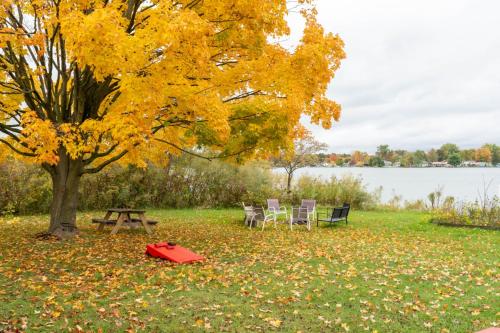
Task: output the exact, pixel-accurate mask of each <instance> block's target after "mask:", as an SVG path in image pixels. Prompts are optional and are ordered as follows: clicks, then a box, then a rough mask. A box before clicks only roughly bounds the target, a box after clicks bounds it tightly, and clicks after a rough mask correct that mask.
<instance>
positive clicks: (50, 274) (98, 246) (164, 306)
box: [0, 210, 500, 333]
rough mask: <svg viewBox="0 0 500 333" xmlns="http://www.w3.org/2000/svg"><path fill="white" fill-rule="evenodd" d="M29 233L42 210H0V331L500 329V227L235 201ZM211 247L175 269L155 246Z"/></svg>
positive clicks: (38, 226)
mask: <svg viewBox="0 0 500 333" xmlns="http://www.w3.org/2000/svg"><path fill="white" fill-rule="evenodd" d="M101 215H102V212H96V213H82V214H80V215H79V226H80V228H81V236H80V237H78V238H77V239H76V240H74V241H72V242H56V241H42V240H36V239H34V238H33V235H34V234H35V233H36V232H39V231H43V230H44V229H45V228H46V226H47V223H48V218H47V216H33V217H15V218H0V332H2V330H4V331H7V332H8V331H10V330H14V329H15V328H18V329H20V330H22V331H29V332H32V331H33V332H34V331H43V332H64V331H66V332H68V331H71V332H78V331H85V332H94V331H102V332H122V331H127V330H129V331H134V332H135V331H147V332H197V331H213V332H225V331H228V332H244V331H248V332H260V331H262V332H268V331H282V332H298V331H302V332H347V331H349V332H365V331H366V332H454V333H457V332H473V331H477V330H480V329H483V328H486V327H490V326H495V325H500V323H499V322H500V320H499V318H498V316H499V312H498V311H499V309H500V302H499V299H500V297H498V296H499V289H500V288H499V286H500V283H499V277H500V273H499V270H498V268H499V261H498V258H499V256H498V254H499V250H500V234H499V233H498V232H497V231H486V230H470V229H455V228H449V227H439V226H435V225H431V224H429V223H428V222H427V221H428V216H427V215H425V214H421V213H411V212H395V213H394V212H390V213H387V212H359V211H354V212H352V219H351V223H350V224H349V225H348V226H346V225H345V224H339V225H336V226H333V227H329V226H324V227H320V228H316V227H314V228H313V230H312V231H311V232H308V231H307V230H306V229H305V227H297V228H296V229H295V230H293V231H290V230H289V229H287V227H285V226H284V225H280V226H279V228H278V230H274V229H273V228H272V227H270V228H269V229H266V230H265V231H264V232H260V231H259V230H251V231H249V230H248V229H247V228H245V227H243V225H242V216H241V215H242V213H241V212H240V211H239V210H155V211H149V212H148V215H149V216H150V217H153V218H155V219H157V220H158V221H160V223H159V225H158V227H157V229H156V232H155V234H154V235H153V236H148V235H147V234H145V232H144V231H143V230H142V229H141V230H123V231H121V232H120V233H118V235H116V236H110V235H109V229H107V230H106V232H104V233H103V232H98V231H97V230H96V229H97V227H96V226H95V225H91V224H90V218H91V217H101ZM165 240H173V241H176V242H177V243H179V244H182V245H184V246H186V247H189V248H191V249H193V250H194V251H196V252H198V253H200V254H202V255H204V256H206V257H207V258H208V260H207V261H206V262H204V263H199V264H194V265H184V266H183V265H173V264H171V263H168V262H165V261H161V260H157V259H153V258H147V257H145V255H144V250H145V247H146V244H147V243H151V242H158V241H165Z"/></svg>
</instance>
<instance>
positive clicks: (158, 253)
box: [146, 243, 205, 264]
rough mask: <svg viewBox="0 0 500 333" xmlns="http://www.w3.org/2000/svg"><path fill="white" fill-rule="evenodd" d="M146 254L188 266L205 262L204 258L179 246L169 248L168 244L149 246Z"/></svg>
mask: <svg viewBox="0 0 500 333" xmlns="http://www.w3.org/2000/svg"><path fill="white" fill-rule="evenodd" d="M146 254H149V255H150V256H152V257H156V258H162V259H167V260H170V261H173V262H176V263H179V264H187V263H190V262H194V261H200V260H204V259H205V258H203V257H202V256H200V255H199V254H196V253H194V252H191V251H190V250H188V249H186V248H183V247H182V246H179V245H174V246H169V245H168V244H167V243H157V244H148V245H147V246H146Z"/></svg>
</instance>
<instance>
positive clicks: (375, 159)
mask: <svg viewBox="0 0 500 333" xmlns="http://www.w3.org/2000/svg"><path fill="white" fill-rule="evenodd" d="M370 166H371V167H377V168H382V167H383V166H384V160H383V159H382V158H381V157H380V156H372V157H371V158H370Z"/></svg>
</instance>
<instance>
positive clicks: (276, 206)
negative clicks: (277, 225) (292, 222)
mask: <svg viewBox="0 0 500 333" xmlns="http://www.w3.org/2000/svg"><path fill="white" fill-rule="evenodd" d="M267 211H268V212H269V213H271V214H273V215H274V222H276V220H277V219H278V216H279V215H283V214H285V220H288V212H287V210H286V207H281V206H280V203H279V201H278V199H267Z"/></svg>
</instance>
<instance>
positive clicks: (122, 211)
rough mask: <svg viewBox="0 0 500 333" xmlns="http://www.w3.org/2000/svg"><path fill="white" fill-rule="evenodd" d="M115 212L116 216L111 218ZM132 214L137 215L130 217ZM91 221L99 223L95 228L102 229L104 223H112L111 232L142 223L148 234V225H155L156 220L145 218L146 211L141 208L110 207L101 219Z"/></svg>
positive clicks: (149, 232)
mask: <svg viewBox="0 0 500 333" xmlns="http://www.w3.org/2000/svg"><path fill="white" fill-rule="evenodd" d="M114 213H117V214H118V217H117V218H116V219H112V218H111V216H112V215H113V214H114ZM132 215H137V217H136V218H132ZM92 223H96V224H99V227H97V230H99V231H102V230H104V227H105V226H106V225H113V226H114V227H113V229H112V230H111V234H112V235H114V234H116V233H117V232H118V231H119V230H120V228H122V227H130V228H136V227H138V226H139V225H142V226H143V227H144V229H146V232H147V233H148V234H151V228H150V226H154V225H156V224H157V223H158V222H157V221H152V220H148V219H147V218H146V211H145V210H142V209H130V208H110V209H108V211H107V212H106V215H105V216H104V218H102V219H92Z"/></svg>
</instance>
